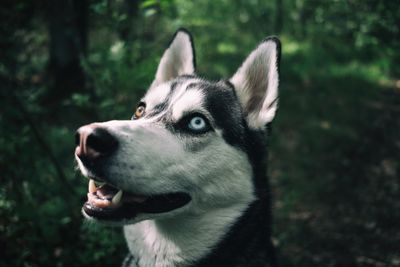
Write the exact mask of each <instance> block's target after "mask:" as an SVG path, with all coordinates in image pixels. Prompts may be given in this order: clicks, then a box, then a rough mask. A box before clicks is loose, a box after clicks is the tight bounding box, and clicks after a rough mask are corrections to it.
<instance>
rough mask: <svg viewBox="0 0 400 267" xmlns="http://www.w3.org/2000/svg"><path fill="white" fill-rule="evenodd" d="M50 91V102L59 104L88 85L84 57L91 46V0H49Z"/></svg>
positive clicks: (48, 96)
mask: <svg viewBox="0 0 400 267" xmlns="http://www.w3.org/2000/svg"><path fill="white" fill-rule="evenodd" d="M47 12H48V16H47V17H48V28H49V37H50V47H49V53H50V58H49V65H48V71H49V75H50V87H49V88H50V91H49V93H48V95H47V97H46V99H47V100H48V102H49V103H48V104H59V103H60V102H61V101H62V100H64V99H65V98H67V97H69V96H70V95H71V94H72V93H73V92H82V91H83V90H84V88H85V82H86V79H85V73H84V70H83V68H82V66H81V57H82V56H84V55H85V53H86V49H87V30H88V25H87V18H88V0H49V1H48V5H47Z"/></svg>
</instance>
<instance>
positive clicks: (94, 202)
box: [83, 179, 191, 221]
mask: <svg viewBox="0 0 400 267" xmlns="http://www.w3.org/2000/svg"><path fill="white" fill-rule="evenodd" d="M88 191H89V192H88V194H87V196H88V200H87V202H86V203H85V204H84V205H83V211H84V213H85V214H86V215H88V216H89V217H92V218H95V219H98V220H107V221H120V220H129V219H133V218H134V217H135V216H136V215H137V214H138V213H164V212H169V211H172V210H175V209H178V208H180V207H183V206H184V205H186V204H187V203H189V201H190V200H191V198H190V196H189V195H188V194H186V193H182V192H177V193H168V194H160V195H152V196H138V195H134V194H131V193H128V192H124V191H122V190H120V189H118V188H116V187H113V186H112V185H109V184H106V183H104V182H95V181H94V180H93V179H90V180H89V188H88Z"/></svg>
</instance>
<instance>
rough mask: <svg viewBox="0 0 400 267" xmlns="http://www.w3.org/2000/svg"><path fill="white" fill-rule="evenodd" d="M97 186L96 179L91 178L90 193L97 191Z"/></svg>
mask: <svg viewBox="0 0 400 267" xmlns="http://www.w3.org/2000/svg"><path fill="white" fill-rule="evenodd" d="M96 190H97V187H96V184H95V183H94V181H93V180H92V179H90V180H89V193H94V192H96Z"/></svg>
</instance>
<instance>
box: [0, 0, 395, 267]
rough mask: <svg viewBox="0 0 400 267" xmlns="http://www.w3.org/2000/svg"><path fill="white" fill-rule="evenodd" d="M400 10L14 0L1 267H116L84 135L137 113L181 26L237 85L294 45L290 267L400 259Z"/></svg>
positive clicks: (277, 129)
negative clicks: (255, 52)
mask: <svg viewBox="0 0 400 267" xmlns="http://www.w3.org/2000/svg"><path fill="white" fill-rule="evenodd" d="M399 21H400V3H399V2H398V1H393V0H346V1H344V0H336V1H334V0H329V1H328V0H327V1H323V0H273V1H261V0H237V1H228V0H221V1H185V0H159V1H156V0H141V1H133V0H115V1H113V0H96V1H88V0H65V1H56V0H48V1H34V0H18V1H15V0H14V1H11V0H4V1H2V2H1V8H0V60H1V61H0V92H1V94H0V127H1V128H0V132H1V135H0V183H1V184H0V253H1V256H0V265H1V266H8V267H9V266H118V265H119V264H120V262H121V261H122V258H123V256H124V254H125V253H126V251H127V249H126V247H125V244H124V241H123V238H122V234H121V230H120V229H118V228H116V229H112V228H104V227H101V226H96V225H89V224H88V223H85V222H84V221H83V219H82V216H81V214H80V207H81V205H82V203H83V201H84V200H85V197H86V187H87V181H86V180H85V179H84V178H82V177H81V176H80V174H79V173H78V172H77V171H76V169H75V167H74V165H75V164H74V159H73V151H74V131H75V130H76V129H77V128H78V127H79V126H80V125H83V124H86V123H88V122H93V121H101V120H110V119H115V118H118V119H128V118H130V116H131V115H132V113H133V110H134V107H135V105H136V101H137V100H138V98H139V97H140V96H141V95H142V94H143V93H144V91H145V90H146V88H147V86H148V85H149V84H150V83H151V81H152V79H153V77H154V74H155V70H156V66H157V64H158V60H159V58H160V57H161V55H162V52H163V51H164V49H165V48H166V45H167V44H168V41H169V39H170V38H171V37H172V34H173V33H174V32H175V30H176V29H178V28H179V27H182V26H183V27H186V28H188V29H189V30H190V31H191V32H192V33H193V35H194V39H195V44H196V50H197V56H198V58H197V59H198V71H199V74H200V75H203V76H205V77H207V78H210V79H215V78H219V77H224V78H228V77H230V75H231V74H232V73H234V71H235V70H236V68H237V67H238V66H239V64H240V63H241V62H242V61H243V59H244V57H245V56H246V55H247V54H248V53H249V52H250V51H251V50H252V49H253V48H254V47H255V46H256V45H257V43H258V42H259V41H261V40H262V39H263V38H264V37H266V36H267V35H271V34H275V35H278V36H279V37H280V39H281V40H282V43H283V55H282V62H281V86H280V88H281V99H280V101H281V102H280V110H279V112H278V115H277V117H276V120H275V123H274V125H273V134H272V139H271V142H270V143H271V145H270V168H269V174H270V177H271V186H272V190H273V195H274V208H273V213H274V233H273V239H274V243H275V244H276V247H277V253H278V258H279V262H280V266H296V267H303V266H304V267H308V266H324V267H325V266H377V267H384V266H400V198H399V197H400V178H399V174H400V161H399V160H400V32H399Z"/></svg>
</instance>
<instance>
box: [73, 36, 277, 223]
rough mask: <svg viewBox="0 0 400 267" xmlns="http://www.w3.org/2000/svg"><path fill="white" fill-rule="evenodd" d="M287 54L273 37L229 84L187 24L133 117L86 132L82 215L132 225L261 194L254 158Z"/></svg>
mask: <svg viewBox="0 0 400 267" xmlns="http://www.w3.org/2000/svg"><path fill="white" fill-rule="evenodd" d="M279 57H280V43H279V40H278V39H276V38H273V37H272V38H267V39H265V40H264V41H263V42H262V43H261V44H259V46H258V47H257V48H256V49H255V50H253V51H252V52H251V53H250V55H249V56H248V57H247V59H246V60H245V61H244V63H243V64H242V66H241V67H240V68H239V69H238V70H237V72H236V73H235V74H234V75H233V77H232V78H231V79H230V80H221V81H216V82H213V81H208V80H205V79H203V78H200V77H198V76H197V75H196V74H195V53H194V48H193V43H192V38H191V36H190V34H189V33H188V32H187V31H185V30H179V31H178V32H177V33H176V34H175V36H174V38H173V40H172V42H171V43H170V45H169V47H168V49H167V50H166V51H165V52H164V54H163V56H162V58H161V61H160V64H159V66H158V69H157V72H156V76H155V79H154V81H153V83H152V84H151V86H150V87H149V89H148V91H147V93H146V94H145V96H144V97H143V98H142V99H141V100H140V102H139V104H138V105H137V109H136V112H135V114H134V115H133V117H132V119H131V120H114V121H108V122H101V123H92V124H89V125H86V126H83V127H81V128H79V129H78V131H77V138H76V140H77V147H76V150H75V157H76V160H77V162H78V165H79V168H80V170H81V172H82V174H83V175H84V176H86V177H88V178H89V179H90V181H89V193H88V202H86V203H85V204H84V206H83V214H84V215H85V216H86V217H87V218H90V219H94V220H98V221H102V222H109V223H116V224H130V223H135V222H138V221H141V220H145V219H149V218H159V217H168V216H175V215H177V214H179V213H185V212H186V213H201V212H205V211H206V210H210V209H213V208H221V207H227V206H234V205H236V204H238V203H239V204H240V203H244V204H245V205H247V204H248V203H250V202H251V201H253V200H255V199H257V198H260V197H261V195H260V194H259V193H257V192H259V190H258V189H257V188H256V185H255V182H254V176H255V167H254V166H255V165H257V164H255V163H254V162H257V161H260V160H261V158H262V157H263V152H262V151H263V150H262V149H263V147H262V146H263V144H264V142H263V140H264V138H263V137H260V136H261V134H263V133H265V132H266V125H268V124H269V123H270V122H271V121H272V120H273V118H274V116H275V112H276V110H277V106H278V65H279Z"/></svg>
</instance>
